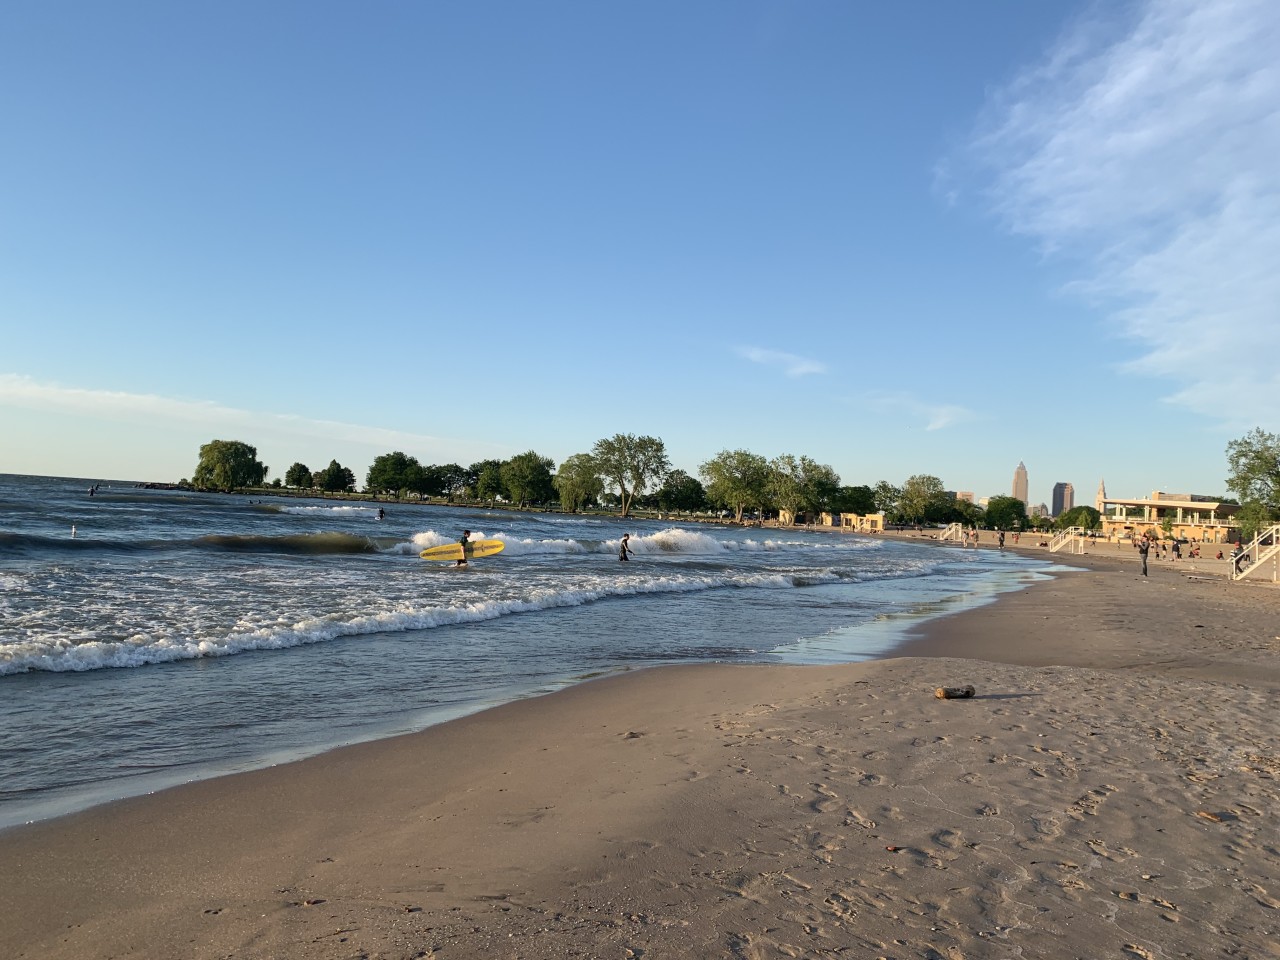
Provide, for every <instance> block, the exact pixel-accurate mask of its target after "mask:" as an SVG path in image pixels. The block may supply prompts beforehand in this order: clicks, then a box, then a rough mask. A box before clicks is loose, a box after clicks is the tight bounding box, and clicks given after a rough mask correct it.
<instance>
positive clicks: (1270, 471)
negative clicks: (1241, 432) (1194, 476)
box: [1227, 427, 1280, 530]
mask: <svg viewBox="0 0 1280 960" xmlns="http://www.w3.org/2000/svg"><path fill="white" fill-rule="evenodd" d="M1227 466H1228V469H1229V470H1230V471H1231V476H1230V477H1228V478H1227V489H1228V490H1230V491H1231V492H1232V493H1234V494H1236V495H1237V496H1239V497H1240V503H1241V506H1242V507H1248V506H1249V505H1250V504H1257V506H1256V507H1253V508H1252V509H1250V510H1249V511H1248V513H1247V514H1246V516H1247V517H1248V518H1250V521H1251V523H1256V525H1257V526H1265V525H1266V524H1268V523H1274V522H1275V521H1277V520H1280V435H1277V434H1274V433H1267V432H1266V431H1264V430H1263V429H1262V428H1261V427H1256V428H1254V430H1253V432H1252V433H1249V434H1246V435H1245V436H1243V437H1241V438H1240V439H1239V440H1232V441H1231V442H1230V443H1228V444H1227ZM1240 513H1242V514H1244V513H1245V510H1243V509H1242V510H1241V511H1240ZM1255 530H1256V527H1255Z"/></svg>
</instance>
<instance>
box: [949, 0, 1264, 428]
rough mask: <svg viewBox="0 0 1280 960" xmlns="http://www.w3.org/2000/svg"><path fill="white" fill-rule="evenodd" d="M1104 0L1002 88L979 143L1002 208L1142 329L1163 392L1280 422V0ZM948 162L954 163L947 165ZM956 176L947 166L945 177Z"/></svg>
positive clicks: (1106, 304)
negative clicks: (1169, 385)
mask: <svg viewBox="0 0 1280 960" xmlns="http://www.w3.org/2000/svg"><path fill="white" fill-rule="evenodd" d="M1116 9H1117V8H1115V7H1111V6H1109V5H1105V4H1102V5H1099V6H1098V7H1097V8H1095V10H1096V11H1099V12H1098V13H1096V14H1095V15H1093V16H1092V17H1091V18H1088V19H1084V20H1081V21H1079V22H1078V23H1076V24H1075V25H1073V27H1072V28H1071V29H1070V30H1069V31H1068V32H1067V33H1066V34H1065V35H1064V36H1063V37H1062V38H1061V39H1060V41H1059V42H1058V43H1057V45H1056V46H1055V47H1054V48H1053V49H1052V50H1050V51H1049V52H1048V54H1047V55H1046V57H1045V58H1044V60H1043V62H1041V63H1040V64H1038V65H1036V66H1035V67H1033V68H1032V69H1029V70H1028V71H1026V72H1025V73H1024V74H1022V75H1021V76H1019V77H1018V78H1017V79H1016V80H1014V81H1013V82H1012V83H1010V84H1009V85H1008V86H1006V87H1005V88H1004V89H1002V90H1000V91H998V92H997V93H996V94H995V95H994V96H993V97H992V99H991V101H990V103H989V109H988V111H987V114H986V116H985V117H984V118H983V121H982V123H981V124H980V129H979V130H978V132H977V134H976V135H975V138H974V142H973V144H972V146H973V149H974V151H975V156H977V157H978V159H979V160H980V161H981V163H982V164H983V165H984V167H985V168H986V169H987V170H988V171H990V173H991V174H992V176H993V180H992V182H991V183H990V184H989V186H990V197H991V198H992V199H991V203H992V206H993V209H994V210H995V211H996V212H997V213H998V215H999V216H1000V217H1001V218H1002V220H1003V221H1004V223H1005V224H1006V225H1007V227H1008V229H1010V230H1011V231H1013V232H1015V233H1018V234H1022V235H1025V236H1028V237H1031V238H1033V239H1034V240H1035V241H1036V242H1037V243H1038V244H1039V245H1040V246H1041V247H1042V248H1043V249H1044V250H1045V251H1046V252H1047V253H1048V254H1050V255H1060V256H1065V257H1072V258H1076V259H1078V261H1079V262H1080V263H1081V264H1083V267H1082V269H1083V271H1084V275H1083V277H1082V279H1081V280H1080V282H1079V283H1077V284H1075V285H1073V289H1074V291H1075V292H1076V293H1078V294H1080V295H1083V296H1086V297H1088V298H1090V300H1091V301H1093V302H1094V303H1096V304H1098V305H1100V306H1102V307H1103V308H1104V309H1106V310H1107V311H1108V313H1109V314H1110V315H1111V316H1112V317H1113V319H1114V321H1115V326H1116V330H1117V333H1118V334H1119V335H1120V336H1121V337H1122V338H1129V339H1131V340H1132V341H1133V342H1134V343H1135V344H1136V354H1135V355H1134V356H1133V358H1132V360H1131V362H1130V363H1129V364H1127V369H1128V370H1130V371H1131V372H1133V373H1135V374H1142V375H1148V376H1152V377H1158V378H1162V379H1167V380H1171V381H1174V382H1175V383H1177V384H1179V386H1178V387H1177V388H1176V389H1175V390H1173V391H1172V392H1171V393H1169V395H1168V396H1167V397H1166V400H1167V401H1169V402H1171V403H1174V404H1177V405H1180V406H1182V407H1184V408H1186V409H1190V410H1193V411H1196V412H1198V413H1201V414H1204V415H1206V416H1209V417H1213V418H1216V419H1218V420H1219V421H1220V422H1222V423H1223V424H1224V425H1228V426H1233V427H1239V426H1243V427H1249V426H1254V425H1257V424H1258V423H1271V424H1274V423H1276V422H1277V421H1280V365H1278V364H1277V362H1276V358H1277V357H1280V269H1277V265H1278V264H1280V162H1277V158H1278V157H1280V58H1277V56H1276V51H1277V50H1280V5H1278V4H1275V3H1274V2H1272V0H1215V2H1214V3H1204V2H1202V0H1148V2H1146V3H1142V4H1139V5H1138V6H1136V7H1126V8H1124V10H1125V12H1124V14H1122V15H1121V16H1122V18H1120V19H1118V18H1117V17H1116V16H1115V15H1114V12H1115V10H1116ZM944 169H946V170H947V172H948V173H951V174H953V173H954V170H952V168H951V166H950V165H947V166H946V167H945V168H944ZM948 183H950V181H948Z"/></svg>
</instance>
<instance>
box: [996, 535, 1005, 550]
mask: <svg viewBox="0 0 1280 960" xmlns="http://www.w3.org/2000/svg"><path fill="white" fill-rule="evenodd" d="M996 542H997V543H999V545H1000V549H1001V550H1003V549H1004V531H1003V530H1001V531H1000V533H999V534H998V535H997V536H996Z"/></svg>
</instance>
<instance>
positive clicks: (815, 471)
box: [800, 457, 840, 516]
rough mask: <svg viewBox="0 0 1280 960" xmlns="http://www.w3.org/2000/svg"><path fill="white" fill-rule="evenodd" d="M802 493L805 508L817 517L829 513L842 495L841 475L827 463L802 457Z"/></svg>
mask: <svg viewBox="0 0 1280 960" xmlns="http://www.w3.org/2000/svg"><path fill="white" fill-rule="evenodd" d="M800 493H801V495H802V497H803V498H804V500H803V503H804V508H805V509H806V510H808V511H809V512H811V513H813V514H814V515H815V516H816V515H817V514H819V513H825V512H829V511H830V510H831V509H832V508H833V504H834V503H835V502H836V497H838V496H839V495H840V474H838V473H836V472H835V470H834V469H832V468H831V467H829V466H828V465H827V464H825V463H818V462H816V461H814V460H812V459H810V458H809V457H801V458H800Z"/></svg>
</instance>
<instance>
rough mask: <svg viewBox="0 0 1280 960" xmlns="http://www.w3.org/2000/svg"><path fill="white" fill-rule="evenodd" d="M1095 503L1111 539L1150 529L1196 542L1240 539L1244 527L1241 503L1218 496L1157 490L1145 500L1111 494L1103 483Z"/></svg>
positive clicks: (1156, 532) (1156, 534) (1122, 537)
mask: <svg viewBox="0 0 1280 960" xmlns="http://www.w3.org/2000/svg"><path fill="white" fill-rule="evenodd" d="M1094 506H1095V508H1096V509H1097V510H1098V512H1099V513H1101V514H1102V520H1101V524H1102V534H1103V536H1105V537H1106V538H1107V539H1108V540H1127V539H1131V538H1134V537H1141V536H1142V535H1143V534H1146V533H1150V534H1151V535H1152V536H1153V537H1164V536H1173V537H1176V538H1178V539H1183V540H1190V541H1192V542H1196V543H1229V542H1233V541H1235V540H1238V539H1240V527H1239V525H1238V524H1236V522H1235V521H1234V519H1233V518H1234V517H1235V515H1236V512H1237V511H1238V510H1239V509H1240V507H1239V505H1238V504H1234V503H1223V502H1222V501H1221V500H1220V499H1219V498H1217V497H1206V496H1201V495H1199V494H1194V493H1162V492H1160V491H1158V490H1157V491H1155V492H1153V493H1152V494H1151V496H1150V497H1148V498H1147V499H1145V500H1120V499H1116V498H1113V497H1108V496H1107V491H1106V487H1105V486H1102V485H1100V486H1099V487H1098V497H1097V500H1096V501H1095V503H1094ZM1166 521H1167V524H1166ZM1166 526H1168V527H1169V529H1168V530H1167V531H1166V529H1165V528H1166Z"/></svg>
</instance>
